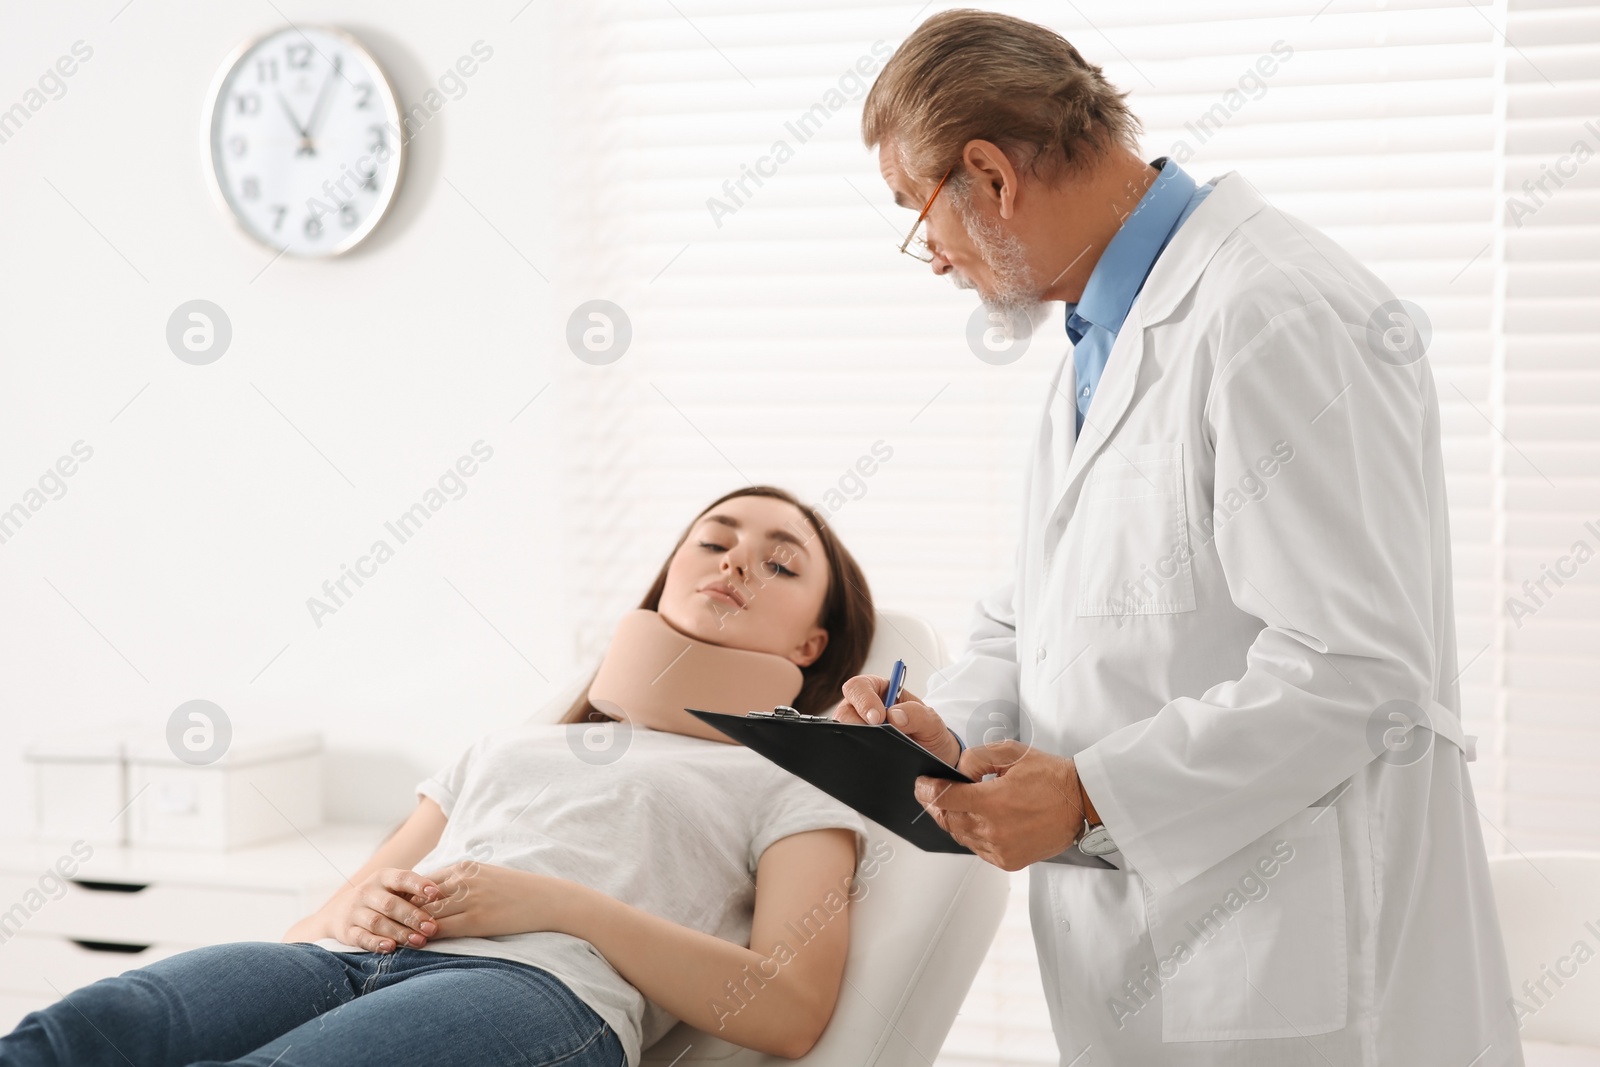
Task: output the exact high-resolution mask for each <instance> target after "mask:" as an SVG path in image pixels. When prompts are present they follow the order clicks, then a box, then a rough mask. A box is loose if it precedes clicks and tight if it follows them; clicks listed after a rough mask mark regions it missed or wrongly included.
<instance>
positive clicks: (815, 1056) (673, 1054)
mask: <svg viewBox="0 0 1600 1067" xmlns="http://www.w3.org/2000/svg"><path fill="white" fill-rule="evenodd" d="M897 658H898V659H903V660H905V661H906V688H907V689H910V690H912V691H913V692H921V691H922V690H923V689H924V687H925V686H926V683H927V679H928V676H929V675H930V674H932V673H933V672H934V671H935V670H938V669H939V668H940V667H943V666H944V665H945V663H946V662H947V660H948V654H947V653H946V651H945V646H944V643H943V642H942V641H941V640H940V639H939V634H938V631H936V630H935V629H934V628H933V627H932V626H930V625H929V624H928V623H927V622H925V621H924V620H922V619H919V618H917V617H916V616H913V615H907V614H904V613H902V612H891V611H880V612H878V626H877V633H876V635H875V636H874V638H873V642H872V648H871V650H870V652H869V653H868V656H867V663H866V667H865V668H864V673H867V674H878V675H882V676H885V677H886V676H887V675H888V673H889V668H890V667H891V666H892V665H893V664H894V661H895V660H896V659H897ZM867 825H868V828H869V831H870V833H869V840H868V843H867V848H868V852H867V854H868V855H869V856H876V857H883V859H882V862H879V863H877V864H876V865H875V866H874V867H873V869H872V871H871V875H870V877H867V876H866V874H865V867H864V868H863V871H862V872H858V875H857V877H858V879H859V880H860V891H859V892H858V894H857V899H856V900H855V902H854V903H852V904H851V907H850V956H849V959H848V960H847V962H846V964H845V972H844V983H843V986H842V987H841V989H840V993H839V1002H838V1005H837V1007H835V1009H834V1013H833V1018H832V1020H831V1021H830V1022H829V1023H828V1029H827V1031H826V1032H825V1033H824V1034H823V1035H822V1039H821V1040H820V1041H818V1042H817V1044H816V1046H815V1047H814V1048H813V1049H812V1050H811V1051H810V1052H809V1053H807V1054H806V1055H805V1056H804V1057H803V1058H801V1059H799V1060H787V1059H783V1058H782V1057H779V1056H769V1055H766V1054H764V1053H760V1052H755V1051H753V1050H751V1049H746V1048H741V1047H739V1046H737V1045H733V1044H730V1043H729V1042H727V1041H724V1040H722V1039H721V1038H717V1037H713V1036H712V1035H710V1034H706V1033H703V1032H702V1031H700V1030H697V1029H695V1028H694V1027H691V1026H689V1025H687V1024H684V1023H679V1024H678V1025H677V1026H675V1027H674V1028H673V1029H672V1030H670V1031H669V1032H668V1033H667V1035H666V1036H665V1037H663V1038H662V1039H661V1040H660V1041H658V1042H656V1043H655V1044H654V1045H653V1046H651V1047H650V1048H649V1049H647V1050H646V1052H645V1055H644V1060H643V1064H644V1067H668V1065H676V1067H689V1065H691V1064H716V1065H717V1067H777V1065H778V1064H803V1065H809V1067H838V1065H840V1064H849V1065H851V1067H856V1065H861V1067H927V1065H928V1064H930V1063H932V1062H933V1061H934V1060H935V1059H936V1058H937V1057H938V1054H939V1048H940V1046H942V1045H943V1044H944V1039H945V1037H946V1035H948V1034H949V1032H950V1026H951V1024H952V1023H953V1022H954V1021H955V1017H956V1012H957V1011H958V1010H960V1007H961V1003H962V1001H963V1000H965V999H966V996H967V991H968V990H969V989H970V988H971V986H972V979H973V977H974V976H975V975H976V974H977V973H978V968H979V967H980V966H981V965H982V963H983V959H984V956H985V955H987V954H988V951H989V945H990V943H991V942H992V941H993V940H994V935H995V932H996V931H997V930H998V929H999V927H1000V919H1001V917H1002V915H1003V914H1004V913H1005V908H1006V899H1007V896H1008V894H1009V892H1010V886H1011V882H1010V879H1009V877H1008V876H1007V875H1006V873H1005V872H1004V871H1002V870H1000V869H999V868H998V867H994V866H991V865H989V864H987V863H984V862H983V861H982V860H979V859H977V858H976V857H974V856H956V855H941V854H936V853H931V852H923V851H922V850H921V849H919V848H917V847H916V846H915V845H912V844H910V843H909V842H907V841H905V840H904V839H903V838H901V837H899V836H898V835H896V834H893V833H890V832H889V831H887V830H885V829H883V827H881V826H879V825H878V824H877V823H874V822H872V821H870V820H868V824H867Z"/></svg>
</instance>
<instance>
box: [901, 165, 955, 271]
mask: <svg viewBox="0 0 1600 1067" xmlns="http://www.w3.org/2000/svg"><path fill="white" fill-rule="evenodd" d="M955 169H956V168H955V166H954V165H952V166H951V167H950V169H949V170H947V171H945V172H944V177H943V178H940V179H939V184H938V185H935V186H934V187H933V192H932V193H931V194H929V196H928V202H927V203H926V204H923V205H922V214H920V215H918V216H917V221H916V222H915V223H914V224H913V225H912V227H911V232H910V233H908V234H906V239H905V240H904V241H901V242H900V251H902V252H904V253H905V254H906V255H908V256H915V257H916V258H917V259H920V260H922V262H924V263H932V262H933V253H932V252H931V251H929V249H928V242H927V240H926V239H925V238H924V237H923V236H922V235H923V231H924V229H925V228H926V227H925V224H926V223H927V221H928V212H929V211H932V210H933V201H934V198H935V197H937V196H938V195H939V190H940V189H943V188H944V183H945V182H947V181H949V180H950V175H951V174H952V173H954V172H955Z"/></svg>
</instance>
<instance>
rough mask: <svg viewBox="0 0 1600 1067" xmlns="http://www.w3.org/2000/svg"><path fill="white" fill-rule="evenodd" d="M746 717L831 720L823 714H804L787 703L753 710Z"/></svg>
mask: <svg viewBox="0 0 1600 1067" xmlns="http://www.w3.org/2000/svg"><path fill="white" fill-rule="evenodd" d="M745 718H747V719H800V720H804V721H807V722H809V721H811V720H813V719H815V720H818V721H820V722H828V721H830V720H828V719H827V718H825V717H824V716H821V715H802V714H800V712H799V711H798V710H797V709H795V708H791V707H790V706H789V705H787V704H779V705H778V706H777V707H775V708H773V709H772V710H771V711H752V712H750V713H748V714H747V715H745Z"/></svg>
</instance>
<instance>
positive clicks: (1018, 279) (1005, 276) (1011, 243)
mask: <svg viewBox="0 0 1600 1067" xmlns="http://www.w3.org/2000/svg"><path fill="white" fill-rule="evenodd" d="M956 211H957V212H958V213H959V214H960V216H961V224H962V226H964V227H965V228H966V231H967V236H968V237H969V238H971V239H972V243H973V245H974V246H975V247H976V248H977V250H978V255H980V256H982V257H983V262H984V263H985V265H987V266H988V268H989V272H990V274H992V275H993V276H994V285H995V291H994V292H993V293H991V294H990V295H988V296H984V295H983V293H982V292H979V293H978V296H979V297H980V298H981V299H982V300H983V306H984V307H986V308H988V309H989V310H990V311H991V312H995V313H998V314H1000V315H1003V316H1005V317H1007V318H1011V317H1013V316H1015V317H1017V318H1022V319H1026V320H1027V321H1028V323H1029V324H1030V325H1032V326H1038V325H1039V323H1040V322H1041V321H1042V320H1043V317H1044V315H1045V314H1046V311H1047V309H1046V308H1045V305H1044V302H1043V301H1042V300H1040V299H1039V296H1040V294H1041V292H1043V286H1041V285H1039V283H1038V282H1037V281H1036V280H1035V279H1034V277H1033V270H1032V269H1031V268H1030V267H1029V266H1028V250H1027V248H1026V247H1024V245H1023V243H1022V241H1021V240H1020V239H1019V238H1018V237H1017V235H1016V234H1012V233H1007V232H1006V231H1005V230H1003V229H1001V227H1000V224H999V223H997V222H995V221H993V220H992V219H987V218H985V217H983V216H982V215H980V214H978V212H976V211H974V210H973V209H972V204H971V202H970V201H969V200H968V199H967V198H966V197H964V196H959V195H958V196H957V197H956ZM951 281H952V283H953V284H954V285H955V287H956V288H957V289H976V288H977V286H976V285H974V284H973V282H972V279H970V278H968V277H967V276H966V275H965V274H962V273H961V271H959V270H957V271H953V272H952V277H951Z"/></svg>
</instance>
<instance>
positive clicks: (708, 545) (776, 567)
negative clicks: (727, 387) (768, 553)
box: [699, 541, 799, 578]
mask: <svg viewBox="0 0 1600 1067" xmlns="http://www.w3.org/2000/svg"><path fill="white" fill-rule="evenodd" d="M699 545H700V547H701V548H709V549H711V550H712V551H713V552H726V551H728V550H727V548H725V547H724V546H722V545H718V544H713V543H712V542H710V541H701V542H699ZM767 566H769V567H771V568H772V569H773V570H775V571H777V572H778V573H779V574H783V575H785V576H787V577H789V578H798V577H799V575H798V574H796V573H795V572H794V571H792V570H790V569H789V568H788V567H785V566H784V565H783V564H781V563H778V562H775V561H773V560H770V559H769V560H767Z"/></svg>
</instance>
